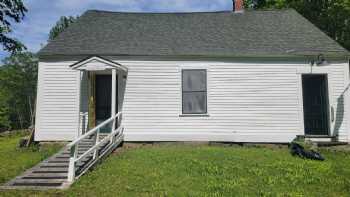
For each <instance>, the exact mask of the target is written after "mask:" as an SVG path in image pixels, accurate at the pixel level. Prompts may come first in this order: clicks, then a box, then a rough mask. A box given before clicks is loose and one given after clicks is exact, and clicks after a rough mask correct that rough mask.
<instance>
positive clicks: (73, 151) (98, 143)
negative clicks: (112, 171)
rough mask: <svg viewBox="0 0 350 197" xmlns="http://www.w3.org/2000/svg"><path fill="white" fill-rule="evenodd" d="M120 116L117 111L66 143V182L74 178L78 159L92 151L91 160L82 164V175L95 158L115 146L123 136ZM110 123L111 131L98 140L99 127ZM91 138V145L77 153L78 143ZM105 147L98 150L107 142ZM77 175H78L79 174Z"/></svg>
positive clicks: (94, 161)
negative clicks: (67, 161)
mask: <svg viewBox="0 0 350 197" xmlns="http://www.w3.org/2000/svg"><path fill="white" fill-rule="evenodd" d="M121 117H122V113H121V112H119V113H117V114H116V115H114V116H113V117H111V118H109V119H107V120H105V121H104V122H102V123H101V124H99V125H97V126H96V127H95V128H93V129H91V130H89V131H88V132H86V133H85V134H83V135H81V136H79V137H78V138H77V139H75V140H74V141H72V142H71V143H69V144H68V145H67V147H68V149H69V150H70V159H69V167H68V182H73V181H74V179H75V178H76V164H77V163H78V162H79V161H82V160H83V159H84V158H86V157H87V156H91V153H92V160H91V161H90V162H88V164H87V166H83V171H82V172H81V173H80V175H82V174H83V173H84V172H85V171H86V170H88V168H90V167H91V166H92V165H93V164H94V163H96V161H97V160H99V159H100V158H101V157H102V156H104V154H105V153H106V152H108V151H109V150H111V149H113V148H114V147H115V146H117V145H118V144H119V143H120V142H121V141H122V138H123V127H122V126H121V125H120V123H121ZM109 124H112V126H111V133H108V135H106V136H105V137H104V138H103V139H101V140H100V130H101V128H103V127H105V126H107V125H109ZM116 125H118V128H117V129H115V128H116ZM91 138H92V140H93V146H92V147H91V148H89V149H88V150H86V151H85V152H83V153H82V154H80V155H79V152H78V151H79V143H80V142H82V141H83V140H85V139H91ZM108 141H109V143H107V145H106V147H105V148H104V150H105V151H103V152H102V153H101V152H100V147H102V145H104V144H105V143H106V142H108ZM80 175H79V176H80Z"/></svg>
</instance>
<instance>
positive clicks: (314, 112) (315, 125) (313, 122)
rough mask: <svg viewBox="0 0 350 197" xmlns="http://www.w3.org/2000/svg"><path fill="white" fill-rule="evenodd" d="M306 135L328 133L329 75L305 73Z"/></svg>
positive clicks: (303, 78)
mask: <svg viewBox="0 0 350 197" xmlns="http://www.w3.org/2000/svg"><path fill="white" fill-rule="evenodd" d="M302 82H303V105H304V128H305V135H328V134H329V118H328V84H327V75H303V76H302Z"/></svg>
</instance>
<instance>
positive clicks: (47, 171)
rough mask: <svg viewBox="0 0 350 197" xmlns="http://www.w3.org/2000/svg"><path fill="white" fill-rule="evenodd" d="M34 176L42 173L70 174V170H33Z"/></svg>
mask: <svg viewBox="0 0 350 197" xmlns="http://www.w3.org/2000/svg"><path fill="white" fill-rule="evenodd" d="M32 173H34V174H40V173H68V168H38V169H35V170H33V172H32Z"/></svg>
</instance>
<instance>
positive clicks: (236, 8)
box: [232, 0, 244, 13]
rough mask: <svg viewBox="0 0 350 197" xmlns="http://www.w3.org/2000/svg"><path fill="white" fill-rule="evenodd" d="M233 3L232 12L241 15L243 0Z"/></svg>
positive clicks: (234, 0)
mask: <svg viewBox="0 0 350 197" xmlns="http://www.w3.org/2000/svg"><path fill="white" fill-rule="evenodd" d="M232 2H233V12H235V13H243V11H244V9H243V6H244V5H243V0H232Z"/></svg>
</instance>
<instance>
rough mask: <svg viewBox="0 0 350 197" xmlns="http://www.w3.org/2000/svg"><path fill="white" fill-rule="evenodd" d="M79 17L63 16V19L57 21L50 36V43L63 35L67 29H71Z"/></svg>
mask: <svg viewBox="0 0 350 197" xmlns="http://www.w3.org/2000/svg"><path fill="white" fill-rule="evenodd" d="M78 18H79V17H78V16H77V17H73V16H68V17H66V16H61V18H60V19H59V20H58V21H57V23H56V25H55V26H54V27H52V28H51V30H50V34H49V42H50V41H52V40H53V39H55V38H56V37H57V36H58V35H59V34H60V33H62V32H63V31H64V30H65V29H66V28H67V27H69V26H70V25H71V24H72V23H75V22H76V21H77V20H78Z"/></svg>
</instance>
